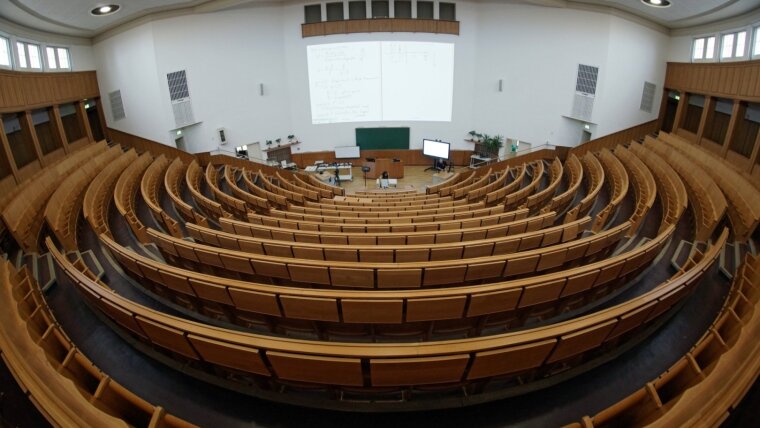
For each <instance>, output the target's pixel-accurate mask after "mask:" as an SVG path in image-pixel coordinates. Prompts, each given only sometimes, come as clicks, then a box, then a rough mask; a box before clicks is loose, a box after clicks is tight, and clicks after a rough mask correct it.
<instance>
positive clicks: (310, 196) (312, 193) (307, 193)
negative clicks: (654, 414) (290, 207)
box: [275, 171, 330, 201]
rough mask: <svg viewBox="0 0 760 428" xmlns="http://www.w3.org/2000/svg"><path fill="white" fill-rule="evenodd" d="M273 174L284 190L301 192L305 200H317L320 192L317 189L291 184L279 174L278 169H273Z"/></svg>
mask: <svg viewBox="0 0 760 428" xmlns="http://www.w3.org/2000/svg"><path fill="white" fill-rule="evenodd" d="M275 176H276V177H277V182H278V183H279V185H280V186H281V187H284V188H285V190H289V191H291V192H295V193H300V194H302V195H303V197H304V200H305V201H318V200H319V198H320V192H319V191H318V190H312V189H309V188H308V187H302V186H300V185H297V184H293V183H291V182H290V180H288V179H287V178H285V177H283V176H282V174H280V171H275ZM328 197H330V196H328Z"/></svg>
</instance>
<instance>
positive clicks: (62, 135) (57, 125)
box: [48, 105, 71, 153]
mask: <svg viewBox="0 0 760 428" xmlns="http://www.w3.org/2000/svg"><path fill="white" fill-rule="evenodd" d="M48 115H49V116H50V123H51V124H52V125H53V126H52V128H53V134H55V138H57V139H58V142H60V143H61V147H63V151H64V152H66V153H69V152H70V151H71V149H70V147H69V140H68V138H67V137H66V131H64V129H63V122H62V121H61V109H60V107H59V106H57V105H54V106H51V107H50V108H49V109H48Z"/></svg>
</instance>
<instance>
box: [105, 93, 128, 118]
mask: <svg viewBox="0 0 760 428" xmlns="http://www.w3.org/2000/svg"><path fill="white" fill-rule="evenodd" d="M108 100H109V101H110V102H111V117H112V119H113V120H114V122H115V121H117V120H121V119H124V118H125V117H127V115H126V114H125V113H124V102H123V101H122V100H121V90H118V89H117V90H115V91H113V92H111V93H109V94H108Z"/></svg>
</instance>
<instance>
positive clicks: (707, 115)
mask: <svg viewBox="0 0 760 428" xmlns="http://www.w3.org/2000/svg"><path fill="white" fill-rule="evenodd" d="M715 102H716V101H715V98H713V97H712V96H710V95H706V96H705V102H704V103H702V117H700V118H699V127H698V128H697V144H702V137H704V135H705V128H706V127H707V123H708V122H712V118H713V112H714V111H715ZM721 142H722V141H721Z"/></svg>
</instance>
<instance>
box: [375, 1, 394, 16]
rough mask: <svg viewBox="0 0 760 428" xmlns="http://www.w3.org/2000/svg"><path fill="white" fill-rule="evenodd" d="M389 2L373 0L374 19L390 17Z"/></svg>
mask: <svg viewBox="0 0 760 428" xmlns="http://www.w3.org/2000/svg"><path fill="white" fill-rule="evenodd" d="M388 7H389V6H388V2H387V1H385V0H373V1H372V17H373V18H387V17H389V16H390V12H389V11H388Z"/></svg>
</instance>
